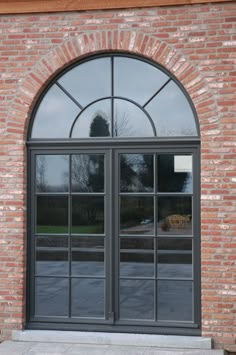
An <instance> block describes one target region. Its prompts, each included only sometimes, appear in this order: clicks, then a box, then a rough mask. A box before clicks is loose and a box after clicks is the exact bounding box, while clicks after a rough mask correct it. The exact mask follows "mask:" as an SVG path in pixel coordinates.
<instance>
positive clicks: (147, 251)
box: [120, 238, 154, 277]
mask: <svg viewBox="0 0 236 355" xmlns="http://www.w3.org/2000/svg"><path fill="white" fill-rule="evenodd" d="M120 276H130V277H138V276H142V277H152V276H154V240H153V238H145V239H144V238H121V240H120Z"/></svg>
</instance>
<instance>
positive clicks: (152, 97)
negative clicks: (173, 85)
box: [143, 78, 172, 108]
mask: <svg viewBox="0 0 236 355" xmlns="http://www.w3.org/2000/svg"><path fill="white" fill-rule="evenodd" d="M171 80H172V79H171V78H170V79H168V80H167V81H166V82H165V84H163V85H162V86H161V87H160V89H158V90H157V92H155V94H154V95H152V96H151V97H150V99H149V100H147V102H146V103H145V104H144V105H143V108H145V106H147V105H148V104H149V103H150V102H151V101H152V100H153V99H154V98H155V97H156V96H157V95H158V94H159V93H160V92H161V91H162V90H163V89H164V88H165V87H166V85H168V84H169V82H170V81H171Z"/></svg>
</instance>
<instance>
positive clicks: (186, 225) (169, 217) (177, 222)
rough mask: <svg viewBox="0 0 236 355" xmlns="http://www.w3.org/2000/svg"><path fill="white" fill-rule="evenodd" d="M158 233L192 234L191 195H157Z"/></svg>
mask: <svg viewBox="0 0 236 355" xmlns="http://www.w3.org/2000/svg"><path fill="white" fill-rule="evenodd" d="M158 233H159V234H167V233H169V234H181V235H192V198H191V197H189V196H188V197H187V196H185V197H173V196H168V197H159V199H158Z"/></svg>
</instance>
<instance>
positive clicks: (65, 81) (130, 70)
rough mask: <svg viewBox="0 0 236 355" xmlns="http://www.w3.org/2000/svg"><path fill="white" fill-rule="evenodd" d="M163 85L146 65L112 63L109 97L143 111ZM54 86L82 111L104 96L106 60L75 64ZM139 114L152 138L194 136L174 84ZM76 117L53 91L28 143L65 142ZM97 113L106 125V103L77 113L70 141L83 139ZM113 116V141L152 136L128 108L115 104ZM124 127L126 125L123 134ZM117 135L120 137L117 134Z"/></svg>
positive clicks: (186, 107)
mask: <svg viewBox="0 0 236 355" xmlns="http://www.w3.org/2000/svg"><path fill="white" fill-rule="evenodd" d="M167 80H168V76H167V75H166V74H165V73H163V72H162V71H161V70H159V69H157V68H155V67H154V66H152V65H150V64H148V63H146V62H142V61H139V60H137V59H131V58H124V57H115V58H114V95H115V96H122V97H126V98H128V99H132V100H134V101H136V102H137V103H139V104H141V105H144V104H145V103H146V102H147V100H149V99H150V98H151V97H152V95H153V94H155V93H156V92H157V91H158V90H159V89H160V87H161V86H162V85H163V84H164V83H166V81H167ZM58 82H59V83H60V84H61V85H62V86H63V87H64V88H65V89H66V90H67V91H68V92H69V93H70V94H71V95H72V96H73V97H74V98H75V99H76V100H77V101H78V102H79V103H80V104H81V105H82V106H86V105H87V104H89V103H91V102H92V101H94V100H96V99H99V98H102V97H105V96H110V95H111V61H110V58H98V59H93V60H90V61H88V62H86V63H83V64H80V65H78V66H77V67H74V68H72V69H71V70H69V71H68V72H67V73H66V74H64V75H63V76H62V77H61V78H60V79H59V80H58ZM145 109H146V110H147V111H148V113H149V114H150V115H151V117H152V118H153V121H154V122H155V124H156V130H157V135H158V136H183V135H189V136H192V135H197V130H196V124H195V119H194V116H193V112H192V109H191V107H190V105H189V102H188V101H187V99H186V97H185V95H184V94H183V92H182V91H181V90H180V88H179V87H178V86H177V84H175V82H174V81H171V82H170V83H169V84H167V85H166V86H165V87H164V89H163V90H162V91H161V92H160V93H159V94H158V95H157V96H156V97H155V98H154V99H153V100H151V102H150V103H149V104H148V105H147V106H146V107H145ZM79 112H80V109H79V108H78V107H77V106H76V105H75V104H74V103H73V101H72V100H71V99H69V97H68V96H66V94H65V93H63V92H62V90H60V89H59V88H58V87H57V86H56V85H53V86H52V87H51V88H50V90H49V91H48V93H47V94H46V95H45V97H44V99H43V101H42V103H41V104H40V106H39V109H38V111H37V114H36V117H35V120H34V125H33V130H32V138H40V137H42V138H55V137H58V138H68V137H69V131H70V128H71V125H72V123H73V120H74V118H75V117H76V116H77V115H78V113H79ZM98 112H103V113H104V115H105V116H106V118H107V120H108V122H109V124H110V119H111V108H110V100H107V101H106V100H103V101H100V102H98V103H96V104H95V105H92V106H90V107H89V108H88V109H87V110H85V111H84V112H83V113H82V115H81V118H82V117H83V119H80V120H79V121H80V123H77V124H76V127H75V131H76V133H74V136H76V137H84V138H85V137H88V132H89V127H90V124H91V122H92V120H93V118H94V117H95V115H96V114H97V113H98ZM114 113H115V116H117V117H118V119H117V122H118V123H117V122H115V124H114V126H115V127H116V126H117V131H118V135H120V136H126V137H128V136H131V137H132V136H133V137H134V136H135V137H137V136H140V137H148V136H152V135H153V132H152V128H151V125H150V122H149V121H148V119H147V117H146V115H145V114H144V113H143V112H142V110H140V109H139V108H138V107H137V106H135V105H133V104H131V103H130V102H127V101H122V100H121V101H118V100H115V111H114ZM124 121H127V122H125V129H124V128H123V126H124ZM78 125H79V128H78V127H77V126H78ZM119 126H120V128H119ZM78 129H79V131H78ZM119 130H120V131H123V132H122V134H119ZM78 132H79V133H78ZM130 132H131V133H130ZM115 135H117V134H115Z"/></svg>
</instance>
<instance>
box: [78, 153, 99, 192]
mask: <svg viewBox="0 0 236 355" xmlns="http://www.w3.org/2000/svg"><path fill="white" fill-rule="evenodd" d="M71 180H72V191H73V192H103V191H104V155H98V154H97V155H96V154H93V155H88V154H78V155H72V157H71Z"/></svg>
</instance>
